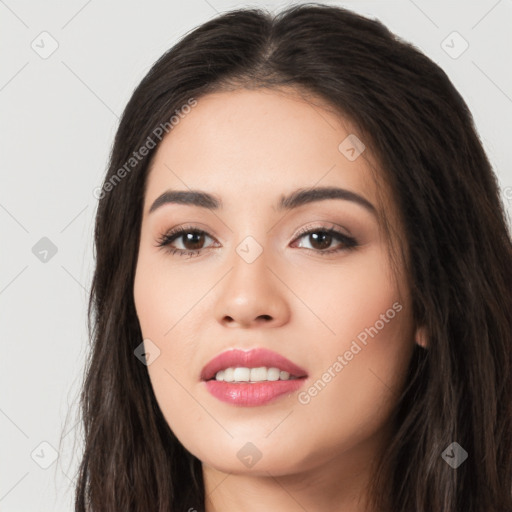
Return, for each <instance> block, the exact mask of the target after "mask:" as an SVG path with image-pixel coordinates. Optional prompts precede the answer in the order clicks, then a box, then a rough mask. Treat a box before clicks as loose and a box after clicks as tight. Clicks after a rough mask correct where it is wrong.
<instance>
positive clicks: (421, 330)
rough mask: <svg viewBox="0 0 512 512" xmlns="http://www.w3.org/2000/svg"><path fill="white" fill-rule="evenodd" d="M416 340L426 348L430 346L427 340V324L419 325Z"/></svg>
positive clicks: (415, 335) (415, 334)
mask: <svg viewBox="0 0 512 512" xmlns="http://www.w3.org/2000/svg"><path fill="white" fill-rule="evenodd" d="M414 340H415V342H416V343H417V344H418V345H419V346H420V347H423V348H425V349H427V348H428V340H427V330H426V328H425V326H423V325H422V326H421V327H417V328H416V331H415V333H414Z"/></svg>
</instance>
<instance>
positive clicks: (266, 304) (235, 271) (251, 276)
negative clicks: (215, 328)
mask: <svg viewBox="0 0 512 512" xmlns="http://www.w3.org/2000/svg"><path fill="white" fill-rule="evenodd" d="M231 263H232V268H231V271H230V272H229V273H228V275H227V276H226V277H225V278H224V279H223V280H222V282H221V283H219V285H220V287H219V290H218V293H219V296H218V300H217V301H216V304H215V316H216V318H217V320H218V321H219V322H220V323H221V324H223V326H224V327H230V328H234V327H239V328H240V327H243V328H250V327H266V328H271V327H279V326H281V325H283V324H285V323H287V322H288V321H289V317H290V305H289V301H288V296H287V292H288V293H290V292H289V291H288V289H287V288H286V286H285V285H284V284H283V282H282V281H281V279H282V277H281V279H280V278H278V277H277V276H276V274H278V272H276V270H275V269H272V268H270V267H269V266H268V263H269V262H268V261H267V258H266V253H265V250H263V252H262V253H261V254H260V256H259V257H258V258H257V259H256V260H255V261H253V262H252V263H247V262H246V261H245V260H244V259H243V258H242V257H240V256H239V255H238V254H237V253H235V255H234V257H233V259H232V260H231Z"/></svg>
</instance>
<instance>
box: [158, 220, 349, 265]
mask: <svg viewBox="0 0 512 512" xmlns="http://www.w3.org/2000/svg"><path fill="white" fill-rule="evenodd" d="M188 233H194V234H199V235H202V234H204V235H206V236H208V237H210V238H213V237H211V236H210V235H209V234H208V233H207V232H206V231H203V230H201V229H196V228H193V227H191V226H190V227H189V226H182V227H179V228H176V229H173V230H171V231H168V232H166V233H164V234H163V235H161V236H160V237H159V239H158V240H157V247H165V250H166V251H167V252H168V253H170V254H171V255H177V256H189V257H190V258H192V257H193V256H199V254H200V252H201V251H202V249H197V250H195V251H194V250H186V249H177V248H175V247H170V244H171V243H172V242H174V240H176V239H178V238H180V236H183V235H184V234H188ZM312 233H323V234H327V235H332V236H333V237H334V238H335V239H337V240H338V241H339V242H341V243H342V244H343V245H344V247H340V248H338V249H330V250H327V251H322V250H320V249H308V248H306V250H308V251H313V252H315V253H316V254H320V255H321V256H325V255H327V254H333V253H338V252H341V251H349V250H352V249H354V248H356V247H357V246H358V245H359V244H358V242H357V240H356V239H355V238H353V237H351V236H348V235H345V234H343V233H341V232H340V231H338V230H336V229H334V227H330V228H326V227H322V226H318V227H316V228H303V229H302V230H301V231H299V233H297V236H296V238H295V239H294V240H297V239H299V238H303V237H304V236H306V235H310V234H312Z"/></svg>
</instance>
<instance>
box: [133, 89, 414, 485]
mask: <svg viewBox="0 0 512 512" xmlns="http://www.w3.org/2000/svg"><path fill="white" fill-rule="evenodd" d="M349 126H350V125H349V124H348V122H347V121H346V120H343V119H341V118H340V116H339V115H336V114H334V113H333V112H331V111H328V110H326V109H324V108H322V107H321V106H319V104H318V103H315V104H312V103H311V101H307V100H305V99H303V98H302V97H300V96H298V95H294V94H292V93H291V92H290V91H288V93H286V92H285V91H284V90H281V91H275V90H272V91H271V90H257V91H254V90H253V91H249V90H237V91H235V92H221V93H215V94H210V95H207V96H205V97H202V98H200V99H199V100H198V104H197V106H195V107H194V108H193V109H191V111H190V112H189V113H188V114H187V116H186V117H184V118H183V119H182V120H181V121H180V122H179V124H177V125H176V126H174V128H173V129H172V131H171V132H170V133H169V134H168V135H167V137H166V138H164V139H163V141H162V143H161V145H160V146H159V148H158V150H157V153H156V155H155V158H154V160H153V164H152V167H151V170H150V173H149V175H148V181H147V188H146V192H145V202H144V210H143V219H142V228H141V239H140V248H139V254H138V261H137V269H136V277H135V283H134V299H135V305H136V310H137V315H138V319H139V322H140V326H141V331H142V334H143V337H144V339H145V341H144V343H145V348H146V350H147V351H148V352H149V353H152V356H151V359H150V360H149V361H150V364H149V365H148V367H147V369H148V372H149V376H150V379H151V383H152V386H153V389H154V393H155V396H156V398H157V401H158V403H159V406H160V408H161V410H162V412H163V414H164V416H165V419H166V421H167V422H168V424H169V426H170V428H171V429H172V430H173V432H174V433H175V435H176V436H177V437H178V439H179V440H180V441H181V443H182V444H183V445H184V446H185V448H186V449H187V450H188V451H189V452H191V453H192V454H194V455H195V456H196V457H198V458H199V459H200V460H201V461H202V462H203V467H204V465H205V464H206V465H207V466H208V467H210V468H215V469H216V470H218V471H222V472H225V473H228V472H229V473H244V472H247V473H251V474H253V475H258V474H261V475H264V474H266V472H267V471H269V472H271V473H272V474H273V475H286V474H292V473H295V472H299V471H303V470H307V469H311V470H313V469H315V468H320V467H326V465H333V464H340V467H341V465H342V464H343V463H345V464H346V463H347V461H350V462H351V465H350V471H352V472H353V471H355V470H356V469H357V467H361V468H363V467H366V466H367V465H368V461H369V460H372V459H373V457H374V455H375V451H376V450H378V449H379V446H380V447H381V446H382V443H384V442H385V441H384V439H385V437H386V435H388V434H389V416H390V413H391V410H392V408H393V406H394V404H395V403H396V400H397V397H398V395H399V391H400V389H401V388H402V386H403V384H404V377H405V372H406V369H407V366H408V363H409V360H410V357H411V353H412V349H413V346H414V340H415V336H416V335H417V333H416V332H415V328H414V325H413V322H412V313H411V304H410V298H409V295H408V289H407V286H406V281H405V278H404V276H402V275H400V274H399V275H395V274H394V273H393V271H392V269H391V265H390V260H389V257H388V243H389V242H388V240H387V239H386V238H385V237H384V235H383V233H382V232H381V230H380V228H379V223H378V215H379V214H382V213H384V214H388V215H390V213H391V212H390V211H387V212H382V211H381V208H380V207H379V206H378V204H377V187H376V185H375V182H374V180H373V179H372V175H371V168H370V162H371V160H370V155H369V154H367V153H368V152H367V151H366V150H364V151H363V152H362V153H361V154H360V155H359V156H357V155H358V152H359V150H360V149H362V146H358V143H357V141H355V142H354V139H353V138H349V139H347V137H348V136H349V135H350V134H351V133H352V132H351V131H350V128H349ZM362 142H363V143H364V141H362ZM313 188H332V189H342V192H339V190H338V192H334V193H331V195H330V196H327V197H325V196H321V194H320V193H318V195H317V196H316V197H314V196H313V197H312V196H311V195H306V196H302V200H300V199H301V196H297V195H295V196H294V194H295V193H296V192H297V191H302V192H304V191H311V189H313ZM168 191H174V192H175V191H182V192H191V191H196V192H203V193H205V194H209V195H210V196H212V198H209V202H206V203H203V204H202V205H201V204H196V203H195V202H194V201H190V202H179V201H178V202H174V201H172V200H171V199H172V197H171V196H167V200H168V201H166V200H165V197H164V198H162V194H164V193H165V192H168ZM343 191H348V192H349V193H348V194H347V193H346V192H343ZM294 197H295V199H297V197H298V198H299V200H295V201H294V200H293V199H294ZM158 198H160V200H159V201H158V202H157V204H156V205H155V206H154V207H153V209H152V206H153V204H154V202H155V201H156V200H157V199H158ZM283 198H286V201H284V204H281V201H282V199H283ZM216 203H217V204H216ZM205 206H208V207H205ZM151 209H152V210H153V211H151V212H150V210H151ZM181 229H182V230H183V231H182V232H178V231H176V230H181ZM161 244H166V245H161ZM231 349H239V350H242V351H249V350H251V349H267V350H270V351H273V352H275V353H277V354H279V355H280V356H282V357H284V358H286V359H287V360H288V361H290V362H291V363H293V364H294V365H296V367H299V368H300V369H301V370H303V374H305V375H306V376H305V377H303V378H301V379H292V380H291V381H272V380H270V381H269V379H272V378H275V373H274V377H271V373H272V371H271V372H268V373H263V374H261V373H257V372H256V373H257V374H258V375H260V376H261V375H263V376H264V379H265V380H266V381H267V382H261V383H254V382H245V383H231V384H229V383H227V382H225V381H224V382H222V381H221V382H214V381H211V382H208V383H207V382H205V381H203V380H202V378H201V374H202V371H203V368H204V367H205V366H206V365H207V363H209V362H210V361H211V360H212V359H213V358H214V357H216V356H217V355H219V354H221V353H222V352H224V351H229V350H231ZM155 354H156V356H155ZM262 361H263V362H262ZM265 361H266V360H265V359H263V360H252V362H251V360H249V361H248V362H246V364H245V365H244V364H243V362H239V363H238V364H236V363H224V365H225V366H226V365H228V366H231V367H249V369H250V368H257V367H273V366H275V367H278V370H280V371H284V370H283V368H280V366H282V365H284V363H282V362H279V361H277V362H276V360H275V359H274V360H271V359H269V360H268V362H265ZM256 373H251V372H250V371H249V372H246V371H245V370H238V371H237V372H233V374H234V375H236V376H237V377H236V378H242V379H245V378H247V377H246V376H247V375H249V377H248V378H249V379H252V377H251V375H252V376H255V375H256ZM278 374H279V376H280V378H281V377H282V378H284V379H285V378H286V373H283V374H281V373H280V372H278ZM292 375H293V373H292ZM296 376H297V377H298V376H299V375H296ZM219 377H220V376H219ZM254 378H255V379H256V378H257V377H254ZM235 386H242V387H243V388H244V390H245V391H241V392H238V391H237V390H241V389H242V387H240V388H236V389H235ZM250 386H255V387H253V388H252V390H251V389H249V387H250ZM214 389H216V391H215V390H214ZM278 389H279V390H280V391H279V392H281V394H278V391H276V390H278ZM253 390H256V391H253ZM212 393H213V394H212ZM219 393H220V394H219ZM262 394H263V397H262ZM240 395H241V396H242V398H240V397H239V396H240ZM219 396H221V397H223V399H220V398H219ZM237 396H238V397H239V398H238V399H237V398H236V397H237ZM243 397H246V400H245V401H244V399H243Z"/></svg>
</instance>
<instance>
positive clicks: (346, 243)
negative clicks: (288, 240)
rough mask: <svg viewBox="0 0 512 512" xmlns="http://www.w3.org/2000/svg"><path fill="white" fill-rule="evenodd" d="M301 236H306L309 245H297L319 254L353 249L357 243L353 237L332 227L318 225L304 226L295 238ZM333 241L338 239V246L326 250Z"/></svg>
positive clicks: (298, 238)
mask: <svg viewBox="0 0 512 512" xmlns="http://www.w3.org/2000/svg"><path fill="white" fill-rule="evenodd" d="M306 237H307V238H306ZM301 238H306V242H308V243H309V244H310V246H311V247H305V246H304V245H299V247H304V248H306V249H309V250H312V251H314V252H316V253H318V254H321V255H325V254H332V253H336V252H340V251H344V250H349V249H353V248H354V247H357V245H358V242H357V240H356V239H355V238H353V237H351V236H348V235H345V234H343V233H341V232H340V231H338V230H337V229H335V228H334V227H330V228H326V227H320V226H319V227H316V228H304V229H303V230H301V231H300V232H299V234H298V237H297V238H296V240H300V239H301ZM335 241H338V247H335V248H334V249H330V250H326V249H329V247H331V244H332V243H333V242H335Z"/></svg>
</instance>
